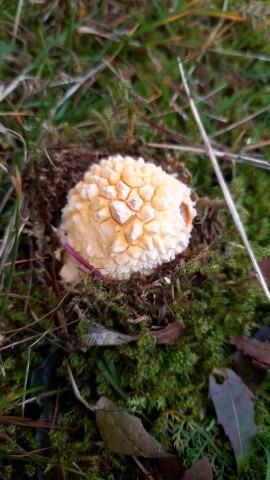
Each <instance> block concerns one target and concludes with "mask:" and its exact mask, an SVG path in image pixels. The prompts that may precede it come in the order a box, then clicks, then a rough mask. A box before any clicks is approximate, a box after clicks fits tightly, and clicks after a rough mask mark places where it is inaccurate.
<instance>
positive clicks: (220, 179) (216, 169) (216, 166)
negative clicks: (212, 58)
mask: <svg viewBox="0 0 270 480" xmlns="http://www.w3.org/2000/svg"><path fill="white" fill-rule="evenodd" d="M177 61H178V67H179V71H180V75H181V77H182V82H183V86H184V89H185V91H186V94H187V98H188V103H189V106H190V109H191V111H192V114H193V117H194V120H195V122H196V124H197V127H198V129H199V131H200V134H201V137H202V139H203V142H204V144H205V148H206V152H207V154H208V156H209V158H210V160H211V162H212V166H213V169H214V172H215V174H216V177H217V179H218V182H219V185H220V188H221V190H222V192H223V195H224V197H225V200H226V202H227V205H228V207H229V210H230V212H231V215H232V218H233V220H234V223H235V225H236V227H237V229H238V231H239V233H240V235H241V238H242V240H243V243H244V245H245V247H246V249H247V252H248V254H249V257H250V260H251V262H252V264H253V267H254V270H255V272H256V276H257V278H258V280H259V282H260V284H261V287H262V289H263V291H264V293H265V295H266V297H267V299H268V300H269V302H270V292H269V290H268V287H267V284H266V281H265V279H264V277H263V274H262V272H261V269H260V267H259V265H258V263H257V260H256V258H255V255H254V253H253V250H252V248H251V245H250V243H249V240H248V238H247V235H246V232H245V229H244V226H243V224H242V221H241V219H240V217H239V214H238V212H237V210H236V208H235V204H234V201H233V199H232V196H231V194H230V191H229V189H228V187H227V184H226V182H225V180H224V178H223V174H222V172H221V169H220V167H219V164H218V161H217V158H216V155H215V153H214V151H213V149H212V147H211V144H210V141H209V138H208V136H207V133H206V131H205V128H204V126H203V123H202V120H201V117H200V114H199V112H198V110H197V107H196V105H195V103H194V101H193V99H192V97H191V94H190V89H189V86H188V83H187V79H186V75H185V71H184V68H183V65H182V62H181V60H180V58H178V59H177Z"/></svg>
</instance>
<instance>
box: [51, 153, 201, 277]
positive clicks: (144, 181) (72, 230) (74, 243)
mask: <svg viewBox="0 0 270 480" xmlns="http://www.w3.org/2000/svg"><path fill="white" fill-rule="evenodd" d="M190 193H191V191H190V189H189V188H188V187H187V186H186V185H185V184H183V183H182V182H180V181H179V180H177V179H176V178H174V177H172V176H171V175H168V174H167V173H166V172H164V170H162V168H161V167H157V166H156V165H154V164H153V163H146V162H145V161H144V160H143V159H142V158H138V159H134V158H132V157H129V156H125V157H122V156H121V155H114V156H110V157H108V158H107V159H103V160H101V161H100V163H99V164H94V165H92V166H91V167H90V168H89V170H87V172H86V173H85V175H84V178H83V180H82V181H81V182H79V183H78V184H77V185H75V187H74V188H72V189H71V190H70V191H69V193H68V201H67V204H66V206H65V207H64V209H63V215H62V222H61V225H60V230H61V232H62V233H64V234H65V236H66V241H67V243H68V244H69V245H70V246H71V247H72V248H73V249H74V250H75V251H76V252H78V253H79V255H80V256H81V257H82V258H83V259H84V260H86V261H87V262H88V263H90V264H91V265H93V266H94V267H95V268H97V269H99V270H100V271H101V273H102V274H103V275H105V276H108V277H111V278H117V279H128V278H130V276H131V275H132V273H134V272H140V273H142V274H144V275H149V274H150V273H151V272H152V271H153V270H154V269H155V268H156V267H157V266H158V265H161V264H162V263H163V262H168V261H170V260H173V259H174V258H175V256H176V255H177V254H178V253H181V252H183V250H185V249H186V248H187V246H188V243H189V239H190V234H191V230H192V221H193V218H194V217H195V215H196V210H195V208H194V203H193V202H192V200H191V198H190ZM82 272H83V273H84V272H86V270H84V267H82V266H81V265H80V264H79V263H78V262H77V261H76V260H75V259H74V258H73V257H71V256H70V255H68V256H67V257H66V261H65V264H64V265H63V267H62V269H61V272H60V273H61V276H62V278H63V279H64V280H65V281H66V282H76V281H78V280H79V278H80V273H82Z"/></svg>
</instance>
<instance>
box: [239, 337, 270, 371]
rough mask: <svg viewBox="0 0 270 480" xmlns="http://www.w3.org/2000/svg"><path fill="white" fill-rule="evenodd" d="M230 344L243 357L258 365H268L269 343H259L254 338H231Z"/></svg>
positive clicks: (269, 358) (269, 359) (269, 362)
mask: <svg viewBox="0 0 270 480" xmlns="http://www.w3.org/2000/svg"><path fill="white" fill-rule="evenodd" d="M231 343H232V344H233V345H235V346H236V347H237V348H239V350H242V352H243V353H244V354H245V355H248V356H249V357H252V358H253V359H254V360H256V361H257V362H260V363H265V364H266V365H270V342H260V341H259V340H256V338H247V337H242V338H233V339H232V340H231Z"/></svg>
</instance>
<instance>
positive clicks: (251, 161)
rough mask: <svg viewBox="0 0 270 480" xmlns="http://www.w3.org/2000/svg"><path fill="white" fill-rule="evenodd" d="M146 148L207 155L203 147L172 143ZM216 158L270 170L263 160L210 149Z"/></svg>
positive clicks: (148, 144) (269, 166)
mask: <svg viewBox="0 0 270 480" xmlns="http://www.w3.org/2000/svg"><path fill="white" fill-rule="evenodd" d="M146 146H147V147H150V148H162V149H167V150H175V151H179V152H190V153H198V154H199V155H200V154H204V153H206V154H207V150H206V148H205V147H201V146H200V147H197V146H192V145H177V144H173V143H152V142H151V143H147V144H146ZM212 150H213V152H214V154H215V155H216V157H220V158H226V159H228V160H231V161H232V162H236V163H243V164H247V165H252V166H253V167H258V168H262V169H264V170H270V163H269V162H266V161H265V160H260V159H259V158H253V157H249V156H247V155H242V154H241V153H239V154H237V153H230V152H223V151H222V150H216V149H215V148H213V149H212Z"/></svg>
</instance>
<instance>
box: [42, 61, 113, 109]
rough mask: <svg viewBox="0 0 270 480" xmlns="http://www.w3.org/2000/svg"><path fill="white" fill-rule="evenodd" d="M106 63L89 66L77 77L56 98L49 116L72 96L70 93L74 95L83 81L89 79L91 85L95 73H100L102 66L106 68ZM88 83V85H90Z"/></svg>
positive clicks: (94, 78)
mask: <svg viewBox="0 0 270 480" xmlns="http://www.w3.org/2000/svg"><path fill="white" fill-rule="evenodd" d="M106 66H107V65H106V64H105V63H100V64H99V65H98V66H97V67H95V68H91V70H89V72H87V73H86V74H85V75H83V76H82V77H80V78H78V80H77V81H76V82H75V83H74V85H72V86H71V87H70V88H69V89H68V90H67V91H66V93H65V94H64V95H63V96H62V97H61V98H60V99H59V100H58V102H57V104H56V106H55V107H54V109H53V110H52V111H51V118H54V116H55V114H56V112H57V110H58V109H59V108H60V107H61V106H62V105H63V104H64V103H65V102H66V101H67V100H68V99H69V98H70V97H72V95H74V93H76V92H77V90H79V88H81V86H82V85H83V84H84V83H85V82H88V81H89V80H91V83H90V85H92V83H93V82H94V81H95V80H96V75H97V74H98V73H101V72H102V70H104V68H106ZM90 85H89V86H90Z"/></svg>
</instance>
